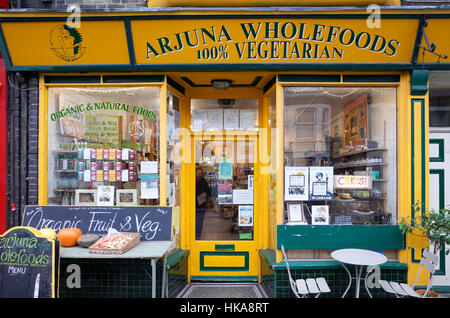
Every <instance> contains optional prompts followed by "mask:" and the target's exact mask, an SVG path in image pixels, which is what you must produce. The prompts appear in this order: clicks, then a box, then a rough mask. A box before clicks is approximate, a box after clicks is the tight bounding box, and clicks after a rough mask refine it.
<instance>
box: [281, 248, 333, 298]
mask: <svg viewBox="0 0 450 318" xmlns="http://www.w3.org/2000/svg"><path fill="white" fill-rule="evenodd" d="M281 251H282V252H283V261H284V262H285V264H286V269H287V272H288V276H289V283H290V285H291V289H292V291H293V292H294V294H295V296H297V298H306V297H308V295H309V294H316V297H315V298H317V297H319V296H320V294H321V293H329V292H331V290H330V287H328V284H327V281H326V280H325V278H323V277H318V278H307V279H296V280H294V279H293V278H292V275H291V270H290V268H289V262H288V261H287V256H286V252H285V250H284V246H283V245H282V246H281Z"/></svg>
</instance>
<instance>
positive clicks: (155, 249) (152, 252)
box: [60, 241, 173, 298]
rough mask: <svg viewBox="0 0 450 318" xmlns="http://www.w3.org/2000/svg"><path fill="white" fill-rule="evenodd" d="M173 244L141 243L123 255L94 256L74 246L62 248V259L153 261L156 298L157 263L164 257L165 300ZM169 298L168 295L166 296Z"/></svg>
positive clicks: (162, 242) (162, 294) (153, 281)
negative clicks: (169, 259) (170, 252)
mask: <svg viewBox="0 0 450 318" xmlns="http://www.w3.org/2000/svg"><path fill="white" fill-rule="evenodd" d="M172 244H173V242H171V241H161V242H140V243H139V244H138V245H136V246H135V247H133V248H132V249H130V250H128V251H126V252H125V253H123V254H93V253H89V251H88V249H87V248H84V247H79V246H74V247H61V250H60V257H61V258H74V259H77V258H78V259H79V258H82V259H151V265H152V277H151V278H152V298H156V278H157V275H156V263H157V261H158V259H160V258H161V257H163V258H164V259H163V277H162V287H161V298H164V291H165V290H166V288H165V287H166V283H168V282H166V279H167V275H166V264H167V253H168V251H169V249H170V248H171V247H172ZM166 296H167V295H166Z"/></svg>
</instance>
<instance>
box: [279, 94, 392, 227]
mask: <svg viewBox="0 0 450 318" xmlns="http://www.w3.org/2000/svg"><path fill="white" fill-rule="evenodd" d="M396 106H397V93H396V88H393V87H392V88H391V87H376V88H375V87H285V88H284V104H283V109H284V166H285V170H284V171H285V187H284V199H285V211H286V218H287V216H288V212H289V211H288V207H289V206H290V204H293V203H300V204H302V206H304V214H305V218H306V221H307V223H308V224H391V223H392V222H394V220H395V219H396V217H395V216H396V214H397V198H396V193H397V170H396V167H397V142H396V138H397V131H396V126H397V121H396Z"/></svg>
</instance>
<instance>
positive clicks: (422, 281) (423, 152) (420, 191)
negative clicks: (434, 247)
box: [399, 76, 429, 286]
mask: <svg viewBox="0 0 450 318" xmlns="http://www.w3.org/2000/svg"><path fill="white" fill-rule="evenodd" d="M407 78H408V79H409V80H408V81H407V84H408V85H407V95H406V96H407V98H406V105H405V107H406V109H405V110H404V111H403V112H402V114H401V115H402V121H405V127H406V128H407V130H406V131H405V132H406V137H405V138H403V139H402V140H400V136H401V135H402V131H399V155H400V153H402V160H404V161H403V162H402V161H400V158H399V174H400V173H402V175H403V176H404V174H407V173H408V171H407V170H409V178H408V179H409V180H408V181H409V183H410V185H409V190H410V193H409V195H407V191H404V190H405V188H408V186H405V187H404V188H402V190H403V191H402V192H400V191H399V221H400V220H401V218H402V217H412V216H413V213H414V207H413V205H415V204H419V206H420V211H419V212H417V213H425V212H426V211H428V206H429V204H428V178H429V154H428V144H429V140H428V138H429V137H428V90H426V91H422V92H414V89H413V88H412V87H413V86H414V85H415V83H412V85H410V83H411V82H414V81H415V80H414V79H413V78H412V77H411V76H408V77H407ZM399 115H400V111H399ZM403 142H404V143H406V145H405V144H404V143H403ZM402 145H403V146H402ZM406 154H408V155H409V156H407V155H406ZM408 161H409V162H408ZM405 162H408V165H407V166H408V167H402V165H403V163H405ZM400 169H402V170H400ZM399 177H400V176H399ZM399 180H401V179H400V178H399ZM403 182H405V180H403ZM399 190H400V189H399ZM403 194H406V196H403ZM406 198H409V201H408V200H407V199H406ZM427 248H429V242H428V240H427V239H425V238H423V237H421V236H420V233H417V232H413V233H412V234H407V235H406V250H404V251H401V253H400V255H399V258H400V261H403V262H407V263H408V283H409V284H412V283H414V281H415V279H416V276H417V272H418V268H419V262H420V258H421V254H422V249H427ZM427 283H428V272H427V271H422V272H421V276H420V278H419V281H418V282H417V286H424V285H426V284H427Z"/></svg>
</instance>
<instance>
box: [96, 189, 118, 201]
mask: <svg viewBox="0 0 450 318" xmlns="http://www.w3.org/2000/svg"><path fill="white" fill-rule="evenodd" d="M97 205H114V186H98V188H97Z"/></svg>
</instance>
